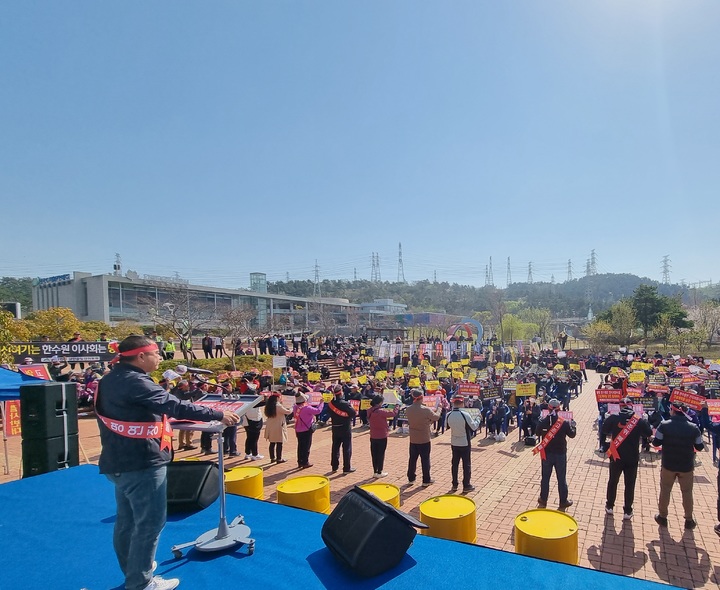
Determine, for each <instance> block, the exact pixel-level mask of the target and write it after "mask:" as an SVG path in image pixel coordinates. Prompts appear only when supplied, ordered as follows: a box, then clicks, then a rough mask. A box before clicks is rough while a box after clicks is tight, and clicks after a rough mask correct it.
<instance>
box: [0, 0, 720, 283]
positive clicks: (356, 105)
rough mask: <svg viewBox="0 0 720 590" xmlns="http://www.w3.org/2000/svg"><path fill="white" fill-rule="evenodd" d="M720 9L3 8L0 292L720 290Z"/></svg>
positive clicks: (562, 2)
mask: <svg viewBox="0 0 720 590" xmlns="http://www.w3.org/2000/svg"><path fill="white" fill-rule="evenodd" d="M718 31H720V2H718V1H717V0H693V1H690V2H688V1H684V0H675V1H662V0H635V1H632V2H628V1H627V0H583V1H578V0H542V1H541V2H534V1H530V0H524V1H520V0H508V1H498V0H484V1H481V0H472V1H467V2H448V1H443V2H418V1H415V0H413V1H407V2H400V1H395V2H393V1H387V0H382V1H364V2H343V1H334V0H333V1H331V0H326V1H324V2H297V1H293V2H290V1H279V0H278V1H264V0H263V1H255V2H250V1H245V2H242V1H239V0H233V1H228V2H219V1H213V2H200V1H195V2H177V1H174V0H173V1H164V2H162V1H153V2H146V1H123V2H87V1H85V2H75V1H70V0H63V1H46V2H34V1H30V0H4V1H3V2H2V3H1V4H0V199H1V202H2V219H3V222H2V225H1V226H0V227H1V229H0V275H10V276H50V275H56V274H63V273H65V272H71V271H73V270H81V271H88V272H93V273H101V272H110V271H111V270H112V264H113V261H114V256H115V252H119V253H120V254H121V256H122V260H123V265H124V270H129V269H133V270H136V271H138V272H139V273H141V274H142V273H148V274H157V275H170V274H173V273H175V272H178V273H179V274H180V275H181V276H183V277H184V278H187V279H189V280H191V281H193V282H195V283H200V284H208V285H215V286H228V287H242V286H247V285H248V284H249V278H248V274H249V273H250V272H253V271H259V272H266V273H267V274H268V279H269V280H284V279H285V277H286V273H289V276H290V278H291V279H312V278H313V268H314V265H315V260H316V259H317V261H318V265H319V267H320V276H321V278H345V279H351V278H352V277H353V273H354V271H355V270H356V271H357V275H358V277H359V278H370V271H371V255H372V253H373V252H377V253H378V254H379V256H380V272H381V277H382V279H384V280H395V279H396V278H397V271H398V267H397V261H398V243H399V242H402V248H403V262H404V270H405V278H406V279H407V280H410V281H413V280H421V279H432V278H433V273H434V272H437V278H438V280H446V281H450V282H460V283H466V284H474V285H482V284H484V279H485V266H486V264H488V261H489V258H490V257H491V256H492V259H493V270H494V278H495V283H496V284H497V285H498V286H504V285H505V278H506V267H507V258H508V257H510V259H511V265H512V276H513V279H514V280H515V281H520V280H525V279H526V278H527V266H528V262H530V261H532V263H533V275H534V279H535V280H536V281H539V280H550V277H551V275H552V274H554V276H555V279H556V280H557V281H562V280H564V279H565V278H566V275H567V261H568V259H571V260H572V263H573V270H574V273H575V276H576V277H577V276H579V275H582V273H583V272H584V270H585V263H586V260H587V258H588V257H589V255H590V251H591V250H592V249H595V251H596V254H597V260H598V271H599V272H632V273H636V274H639V275H641V276H649V277H650V278H654V279H658V280H659V279H660V278H661V260H662V257H663V255H666V254H667V255H669V256H670V260H671V265H672V270H671V280H672V281H673V282H679V281H680V280H681V279H685V280H686V281H688V282H693V281H697V280H707V279H710V278H712V279H713V280H714V281H718V280H719V279H720V271H719V270H718V269H717V265H716V263H715V262H716V259H717V252H718V211H719V210H720V207H719V206H718V188H719V187H720V109H719V108H718V105H719V104H720V76H719V75H718V74H719V72H720V70H719V69H718V68H719V65H718V64H720V35H718Z"/></svg>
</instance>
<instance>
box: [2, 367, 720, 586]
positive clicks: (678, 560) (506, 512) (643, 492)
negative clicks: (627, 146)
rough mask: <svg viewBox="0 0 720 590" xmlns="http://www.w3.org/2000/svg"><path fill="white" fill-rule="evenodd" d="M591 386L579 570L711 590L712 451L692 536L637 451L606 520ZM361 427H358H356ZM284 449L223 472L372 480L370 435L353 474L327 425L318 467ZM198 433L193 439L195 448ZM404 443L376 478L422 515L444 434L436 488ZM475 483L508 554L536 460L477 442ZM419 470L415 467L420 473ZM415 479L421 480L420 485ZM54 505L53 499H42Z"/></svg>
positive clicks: (357, 449) (87, 433) (492, 531)
mask: <svg viewBox="0 0 720 590" xmlns="http://www.w3.org/2000/svg"><path fill="white" fill-rule="evenodd" d="M588 376H589V377H590V383H588V384H585V388H584V393H583V394H581V395H580V396H579V398H578V399H576V400H573V402H572V404H571V407H570V409H571V410H572V411H573V412H574V417H575V420H576V421H577V424H578V435H577V437H576V438H575V439H574V440H569V442H568V483H569V486H570V498H571V499H573V500H574V505H573V506H572V507H571V508H570V509H569V510H568V511H567V512H568V514H570V515H571V516H573V517H574V518H575V519H576V520H577V521H578V525H579V527H580V530H579V539H578V541H579V545H580V547H579V554H580V565H581V566H582V567H588V568H593V569H597V570H602V571H605V572H613V573H618V574H624V575H628V576H633V577H637V578H642V579H647V580H654V581H660V582H667V583H671V584H675V585H677V586H682V587H692V588H716V587H718V585H719V581H720V538H718V537H717V535H716V534H715V533H714V532H713V526H714V525H715V524H716V502H717V490H716V478H717V469H716V468H714V467H713V465H712V458H711V451H710V449H709V445H706V451H704V452H702V453H700V454H699V457H700V459H701V461H702V465H701V466H699V467H697V468H696V471H695V494H694V496H695V518H696V520H697V521H698V526H697V528H696V529H695V530H694V531H686V530H685V529H684V528H683V512H682V506H681V504H680V490H679V488H678V487H677V486H676V487H675V489H674V490H673V496H672V501H671V505H670V514H669V518H668V520H669V521H670V525H669V527H668V528H667V529H664V530H663V529H660V528H659V527H658V526H657V525H656V524H655V522H654V520H653V515H654V514H655V513H656V511H657V497H658V491H659V481H658V479H659V475H658V473H659V465H660V463H659V456H658V455H656V454H655V453H653V454H651V455H646V454H643V462H642V464H641V466H640V472H639V475H638V482H637V488H636V498H635V517H634V518H633V519H632V520H631V521H625V522H624V521H623V520H622V490H623V488H622V486H623V484H622V481H621V483H620V487H619V489H618V502H617V503H616V507H615V508H616V510H615V512H616V513H615V516H613V517H607V516H606V515H605V510H604V507H605V487H606V484H607V459H603V458H601V457H598V456H597V455H596V454H595V452H594V451H595V449H596V448H597V432H596V431H595V430H593V428H592V424H593V420H594V419H595V418H596V415H597V405H596V403H595V396H594V389H595V386H596V385H597V384H598V383H599V376H597V375H596V374H595V373H594V372H593V371H589V372H588ZM358 425H359V421H358ZM289 435H290V436H289V440H288V444H287V445H285V446H286V450H285V452H284V455H285V457H286V458H287V459H288V462H287V463H284V464H282V465H270V463H269V460H267V458H266V459H264V460H261V461H256V462H250V461H245V460H244V459H242V460H240V459H234V460H231V461H228V465H229V466H235V465H245V464H250V463H252V464H253V465H257V466H261V467H263V468H264V483H265V499H266V500H268V501H275V498H276V492H275V488H276V486H277V484H278V483H280V482H282V481H284V480H285V479H287V478H288V477H293V476H295V475H298V474H303V475H306V474H310V473H314V474H321V475H326V476H328V477H329V478H330V482H331V501H332V504H333V505H335V503H337V501H338V500H339V499H340V498H341V497H342V496H343V494H344V493H345V492H346V491H347V490H348V489H350V488H351V487H352V486H353V485H355V484H362V483H369V482H372V481H376V480H374V479H372V477H371V476H372V466H371V462H370V442H369V432H368V431H367V430H365V429H361V428H359V427H357V428H355V429H354V439H353V447H354V448H353V450H354V452H353V466H354V467H356V468H357V471H356V472H355V473H351V474H342V473H338V474H334V475H331V474H330V428H329V427H328V428H323V429H320V430H318V431H317V432H316V433H315V436H314V440H313V446H312V452H311V454H310V460H311V462H312V463H313V464H314V466H313V467H312V468H310V469H308V470H304V471H300V470H298V469H297V467H296V461H295V448H296V446H295V437H294V433H293V431H292V429H291V430H290V432H289ZM80 438H81V446H82V451H81V455H80V460H81V462H84V461H85V455H87V459H88V460H89V461H90V462H91V463H97V460H98V454H99V451H100V442H99V435H98V429H97V425H96V423H95V419H94V418H82V419H81V420H80ZM198 438H199V436H197V437H196V444H197V440H198ZM243 441H244V434H243V433H242V432H239V433H238V448H239V449H240V450H242V442H243ZM7 448H8V455H9V471H10V473H9V475H3V476H2V477H1V478H0V481H2V482H3V483H4V482H6V481H10V480H14V479H17V478H18V477H19V475H20V468H21V450H20V439H19V438H11V439H9V440H8V447H7ZM260 452H261V453H262V454H264V455H265V456H266V457H267V443H266V441H265V440H264V439H263V438H262V437H261V439H260ZM188 456H198V451H189V452H183V453H178V456H177V458H184V457H188ZM407 457H408V441H407V436H406V435H399V434H391V435H390V439H389V442H388V450H387V455H386V463H385V471H387V472H388V473H389V475H388V477H387V478H385V479H383V480H382V481H386V482H388V483H392V484H395V485H397V486H399V487H400V490H401V502H402V508H403V510H405V511H407V512H410V513H411V514H414V515H415V516H418V506H419V504H420V503H421V502H422V501H424V500H426V499H428V498H430V497H432V496H436V495H440V494H446V493H450V484H451V481H450V436H449V433H447V432H446V433H445V434H444V435H440V436H439V437H437V438H435V439H434V440H433V443H432V455H431V460H432V477H433V479H434V480H435V483H434V484H433V485H431V486H430V487H427V488H423V487H421V486H420V485H418V484H417V483H416V484H415V485H412V486H411V485H408V483H407V477H406V475H405V473H406V470H407ZM472 463H473V467H472V472H473V478H472V483H473V485H475V487H476V489H475V491H473V492H472V493H470V494H468V497H470V498H472V499H473V500H474V501H475V503H476V505H477V529H478V530H477V534H478V537H477V542H478V544H481V545H485V546H487V547H493V548H496V549H502V550H504V551H511V552H512V551H514V545H513V522H514V519H515V517H516V516H517V515H518V514H520V513H521V512H523V511H525V510H528V509H532V508H536V506H537V497H538V492H539V487H540V459H539V458H538V457H537V456H534V455H533V454H532V451H531V449H530V447H525V446H524V444H523V443H522V442H520V441H519V440H518V433H517V430H511V432H510V435H509V436H508V439H507V440H506V441H505V442H502V443H500V442H495V441H494V440H492V439H489V438H488V439H486V438H484V433H483V434H480V435H479V436H478V437H477V438H475V439H474V440H473V451H472ZM418 468H419V466H418ZM418 481H420V478H418ZM51 501H52V499H51V498H49V499H48V502H51ZM557 503H558V496H557V485H556V483H555V481H554V480H551V492H550V498H549V502H548V508H553V507H557Z"/></svg>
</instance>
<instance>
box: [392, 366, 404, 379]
mask: <svg viewBox="0 0 720 590" xmlns="http://www.w3.org/2000/svg"><path fill="white" fill-rule="evenodd" d="M393 375H395V377H402V376H403V375H405V371H404V370H403V368H402V367H395V372H394V373H393Z"/></svg>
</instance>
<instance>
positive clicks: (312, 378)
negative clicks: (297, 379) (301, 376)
mask: <svg viewBox="0 0 720 590" xmlns="http://www.w3.org/2000/svg"><path fill="white" fill-rule="evenodd" d="M308 381H310V382H315V381H320V373H315V372H314V371H313V372H310V373H308Z"/></svg>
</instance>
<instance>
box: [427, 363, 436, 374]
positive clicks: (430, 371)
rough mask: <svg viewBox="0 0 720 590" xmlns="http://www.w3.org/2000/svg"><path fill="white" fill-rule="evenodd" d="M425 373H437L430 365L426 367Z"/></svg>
mask: <svg viewBox="0 0 720 590" xmlns="http://www.w3.org/2000/svg"><path fill="white" fill-rule="evenodd" d="M425 372H426V373H428V374H431V373H434V372H435V367H431V366H429V365H428V366H427V367H425Z"/></svg>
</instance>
